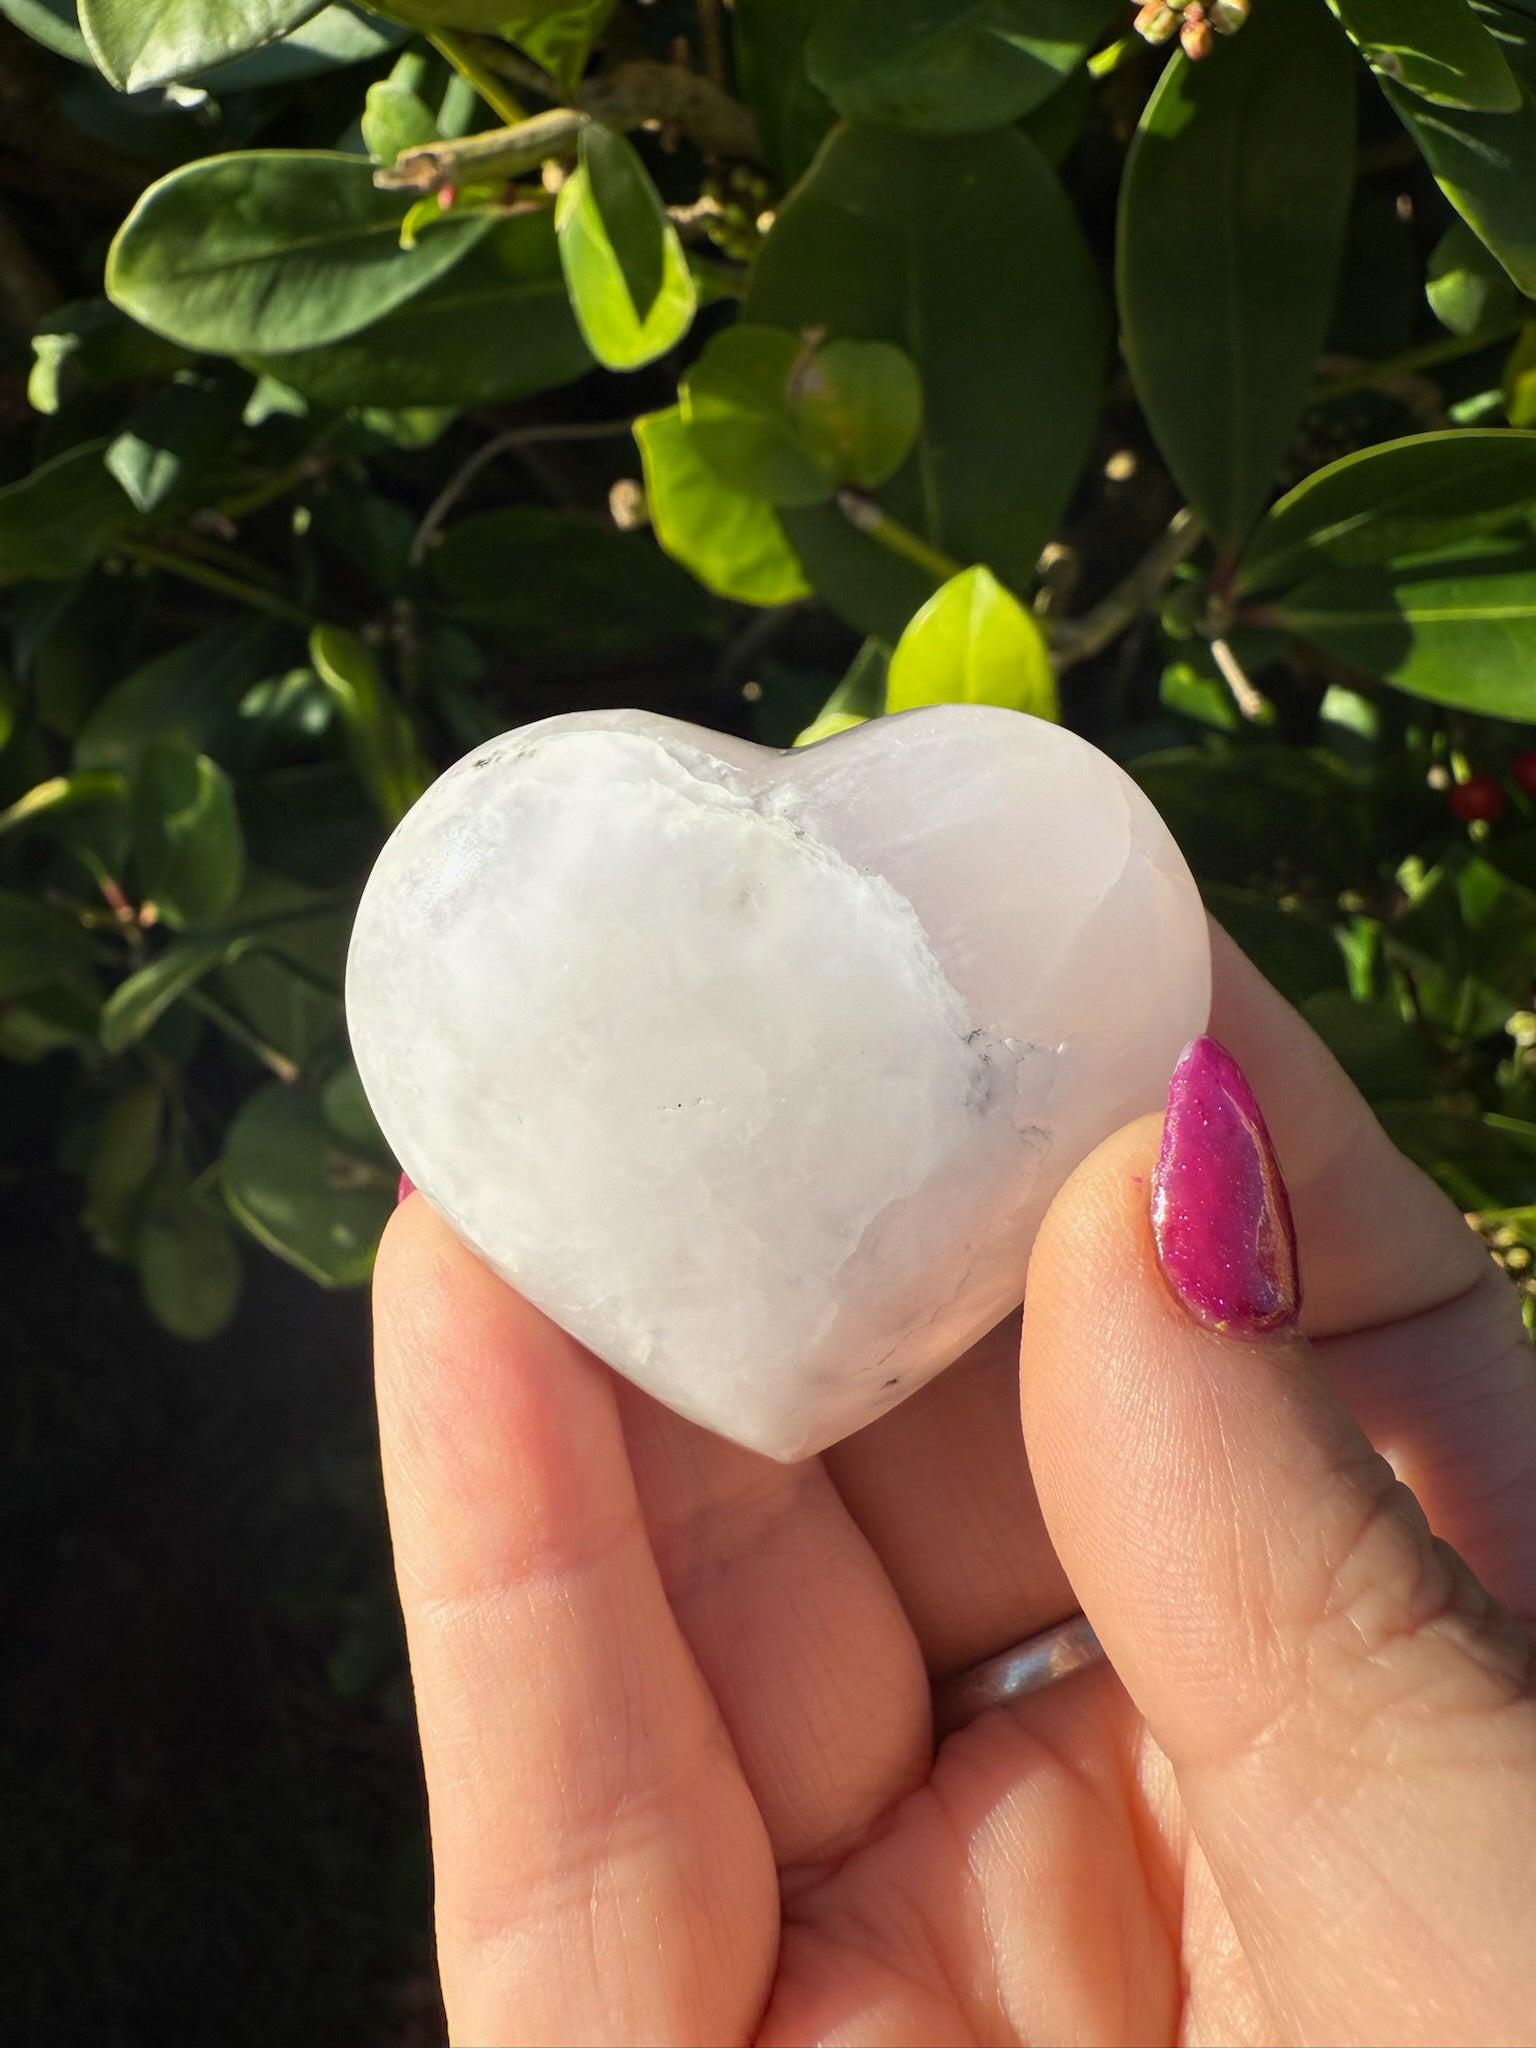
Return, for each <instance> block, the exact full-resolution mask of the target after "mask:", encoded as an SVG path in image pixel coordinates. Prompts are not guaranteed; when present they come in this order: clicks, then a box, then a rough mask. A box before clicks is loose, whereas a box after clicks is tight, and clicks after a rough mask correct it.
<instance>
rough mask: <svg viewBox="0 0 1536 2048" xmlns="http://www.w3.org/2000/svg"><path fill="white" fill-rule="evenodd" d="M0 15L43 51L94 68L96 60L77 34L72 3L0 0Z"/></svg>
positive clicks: (54, 0)
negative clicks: (36, 43) (41, 47)
mask: <svg viewBox="0 0 1536 2048" xmlns="http://www.w3.org/2000/svg"><path fill="white" fill-rule="evenodd" d="M0 14H4V15H8V16H9V18H10V19H11V20H12V21H14V22H15V24H16V26H17V27H18V28H19V29H24V30H25V31H26V33H27V34H28V35H29V36H31V38H32V39H33V41H34V42H38V43H41V44H42V45H43V47H44V49H46V50H52V51H53V52H54V53H55V54H56V55H57V56H60V57H68V58H69V59H70V60H71V61H72V62H73V63H76V64H89V65H91V66H92V68H94V64H95V60H94V59H93V57H92V56H91V53H90V50H89V49H88V48H87V47H86V41H85V37H84V36H83V35H81V33H80V17H79V15H78V13H77V12H76V9H75V0H0Z"/></svg>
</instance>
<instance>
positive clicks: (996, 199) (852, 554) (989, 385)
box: [746, 123, 1104, 642]
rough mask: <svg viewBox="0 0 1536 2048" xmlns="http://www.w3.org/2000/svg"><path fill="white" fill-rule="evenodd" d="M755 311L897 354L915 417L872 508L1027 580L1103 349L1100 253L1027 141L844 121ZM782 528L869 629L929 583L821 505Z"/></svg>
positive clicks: (753, 298)
mask: <svg viewBox="0 0 1536 2048" xmlns="http://www.w3.org/2000/svg"><path fill="white" fill-rule="evenodd" d="M1046 309H1049V311H1048V313H1047V310H1046ZM746 317H747V318H748V319H749V320H753V321H757V322H761V323H762V324H764V325H767V326H771V327H783V328H787V329H790V330H791V331H793V332H797V333H798V332H803V331H805V330H807V329H814V328H823V329H825V330H826V332H827V333H828V335H829V336H830V337H831V338H832V339H834V340H855V341H889V342H894V343H895V344H896V345H897V346H898V347H899V348H901V349H903V350H905V352H906V353H907V355H909V356H910V357H911V358H912V360H913V362H914V363H915V364H916V366H917V370H918V374H919V377H920V378H921V381H922V389H923V398H924V419H923V429H922V432H921V434H920V435H919V437H918V442H917V446H916V449H915V450H914V452H913V454H912V456H911V457H910V459H909V460H908V461H907V463H906V464H905V465H904V466H903V468H902V470H901V471H900V473H899V474H898V475H897V476H896V477H894V478H893V479H892V481H891V482H890V483H889V484H888V485H887V486H886V487H885V488H884V489H883V490H882V491H881V493H880V497H879V502H880V504H881V506H882V507H883V508H884V509H885V510H886V511H887V512H889V513H890V514H891V515H892V516H893V517H895V518H896V519H898V520H900V521H902V522H903V523H904V524H905V525H907V526H909V527H912V528H914V529H915V530H916V531H917V532H918V533H919V534H921V535H922V536H923V537H924V538H925V539H926V540H928V541H930V542H931V543H932V544H933V545H934V546H936V547H938V548H940V549H942V550H943V551H944V552H945V553H946V554H948V555H950V556H952V557H954V558H955V559H957V560H959V561H962V562H986V563H987V564H988V565H989V566H990V567H991V568H992V569H994V570H995V571H996V573H997V574H998V575H999V576H1000V577H1001V578H1002V579H1003V580H1004V581H1005V582H1010V583H1015V584H1018V585H1022V584H1024V583H1025V582H1027V581H1028V579H1029V577H1030V576H1031V575H1032V573H1033V570H1034V565H1035V561H1036V558H1037V556H1038V555H1039V552H1040V549H1041V547H1042V546H1043V545H1044V544H1045V542H1046V540H1047V539H1048V538H1049V537H1050V534H1051V530H1052V528H1053V527H1054V525H1055V522H1056V520H1057V519H1058V517H1059V516H1060V514H1061V511H1062V509H1063V507H1064V505H1065V503H1066V500H1067V497H1068V495H1069V493H1070V491H1071V489H1072V485H1073V482H1074V480H1075V478H1076V475H1077V472H1078V468H1079V466H1080V465H1081V463H1082V460H1083V457H1084V455H1085V454H1086V452H1087V447H1088V442H1089V438H1090V436H1091V434H1092V431H1093V422H1094V415H1095V410H1096V407H1097V402H1098V395H1099V379H1100V374H1101V368H1102V362H1103V348H1104V327H1103V310H1102V306H1101V303H1100V298H1099V291H1098V285H1097V281H1096V279H1095V277H1094V272H1093V264H1092V260H1091V258H1090V257H1089V255H1088V252H1087V249H1086V248H1085V246H1084V244H1083V239H1082V235H1081V232H1080V230H1079V228H1078V225H1077V222H1076V220H1075V218H1074V216H1073V214H1072V210H1071V208H1070V206H1069V205H1068V204H1067V201H1066V198H1065V196H1064V194H1063V193H1062V190H1061V187H1060V186H1059V184H1058V183H1057V181H1056V178H1055V176H1054V174H1053V173H1052V172H1051V171H1050V170H1049V168H1048V167H1047V166H1046V164H1045V163H1044V162H1043V160H1042V159H1041V157H1040V155H1039V152H1038V151H1037V150H1036V149H1035V148H1034V147H1033V145H1032V144H1030V143H1029V142H1027V141H1026V140H1025V139H1024V137H1023V136H1022V135H1019V134H1016V133H1014V132H1012V131H1010V130H1002V131H1000V132H998V133H996V134H991V135H979V136H966V137H956V138H943V137H934V136H919V135H913V134H909V133H904V132H903V131H901V130H899V129H892V128H870V127H864V126H861V125H860V124H858V123H850V124H848V125H847V126H845V127H843V128H841V129H839V130H838V131H837V132H836V133H835V134H834V135H833V136H832V137H831V138H830V139H829V141H828V142H827V144H826V147H825V148H824V149H823V151H822V153H821V155H820V156H819V157H818V158H817V160H816V163H815V164H814V165H813V167H812V169H811V171H810V173H809V174H808V175H807V177H806V179H805V181H804V182H803V183H802V184H801V185H800V186H799V187H798V188H797V190H796V191H795V192H794V193H792V194H791V195H790V197H789V199H788V200H787V201H786V202H785V205H784V207H783V210H782V211H781V212H780V214H779V217H778V221H777V223H776V225H775V227H774V229H773V232H772V234H771V235H770V236H769V238H768V242H767V245H766V247H765V248H764V250H763V253H762V255H761V257H760V258H759V260H758V265H757V271H756V275H755V277H754V279H753V284H752V290H751V293H750V295H749V297H748V301H747V306H746ZM785 530H786V531H787V532H788V534H789V538H790V541H791V544H792V545H793V546H794V548H795V551H796V553H797V554H798V555H799V556H800V558H801V560H802V561H803V562H804V564H805V566H806V569H807V571H808V572H809V574H810V577H811V580H812V581H813V582H814V583H815V585H816V587H817V589H818V590H820V591H821V592H822V594H823V595H824V596H825V597H827V598H828V600H829V601H830V602H831V603H833V604H835V605H836V606H837V607H838V609H839V610H840V611H842V612H843V613H844V614H845V616H847V617H848V618H850V619H851V620H853V621H854V623H855V624H857V625H859V626H861V627H862V628H863V629H864V630H865V631H867V632H871V633H874V634H876V635H877V636H879V637H882V638H885V639H887V640H890V641H893V642H894V641H895V640H896V639H898V638H899V637H900V634H901V629H902V627H903V626H904V625H905V624H906V622H907V620H908V618H910V616H911V615H912V613H913V612H914V611H915V610H916V609H917V608H918V606H919V605H920V604H922V603H923V602H924V601H925V599H926V598H927V597H929V596H930V595H931V594H932V590H933V578H932V577H931V576H929V575H928V574H926V573H925V572H924V571H923V570H921V569H918V568H915V567H914V566H913V565H912V564H911V563H910V562H907V561H904V560H902V559H900V558H899V557H897V556H895V555H891V554H888V553H887V552H886V551H885V550H884V549H883V548H881V547H880V545H879V544H878V543H877V542H876V541H874V540H872V539H871V538H870V537H869V536H868V535H867V534H864V533H860V532H857V531H855V530H854V528H852V527H851V526H850V525H849V524H848V522H847V521H846V520H845V519H844V518H843V516H842V515H841V513H839V512H838V511H837V510H836V509H835V508H833V507H831V506H827V507H814V508H811V509H809V510H805V511H799V512H791V513H788V514H787V515H786V517H785Z"/></svg>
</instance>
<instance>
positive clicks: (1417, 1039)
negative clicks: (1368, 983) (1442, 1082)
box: [1302, 989, 1435, 1102]
mask: <svg viewBox="0 0 1536 2048" xmlns="http://www.w3.org/2000/svg"><path fill="white" fill-rule="evenodd" d="M1302 1015H1303V1016H1304V1017H1305V1018H1306V1020H1307V1022H1308V1023H1309V1024H1310V1025H1311V1026H1312V1029H1313V1030H1314V1031H1315V1032H1316V1033H1317V1035H1318V1037H1319V1038H1320V1039H1321V1040H1322V1041H1323V1043H1324V1045H1326V1046H1327V1048H1328V1050H1329V1051H1330V1052H1331V1053H1332V1054H1333V1056H1334V1058H1335V1059H1336V1060H1337V1061H1338V1063H1339V1065H1340V1066H1341V1067H1342V1068H1343V1069H1344V1071H1345V1073H1346V1074H1348V1076H1349V1078H1350V1079H1351V1081H1353V1082H1354V1084H1355V1086H1356V1087H1357V1088H1358V1089H1359V1090H1360V1093H1361V1094H1362V1095H1363V1096H1364V1097H1365V1099H1366V1101H1367V1102H1393V1101H1398V1102H1401V1101H1406V1100H1412V1098H1413V1097H1415V1096H1420V1095H1430V1094H1432V1093H1433V1092H1434V1085H1435V1072H1434V1063H1433V1061H1432V1060H1431V1058H1430V1050H1429V1042H1428V1040H1427V1039H1426V1038H1425V1036H1424V1033H1423V1032H1422V1031H1420V1030H1418V1029H1416V1028H1415V1027H1414V1026H1413V1025H1412V1024H1408V1023H1405V1022H1404V1021H1403V1019H1402V1018H1401V1017H1400V1016H1399V1015H1398V1014H1397V1011H1396V1010H1395V1009H1389V1008H1387V1007H1386V1006H1385V1005H1384V1004H1381V1003H1357V1002H1356V1001H1355V999H1354V997H1353V996H1351V995H1350V994H1349V992H1348V990H1347V989H1324V990H1322V991H1321V992H1320V993H1319V994H1317V995H1314V996H1312V997H1310V998H1309V999H1308V1000H1307V1002H1306V1003H1305V1004H1304V1005H1303V1006H1302Z"/></svg>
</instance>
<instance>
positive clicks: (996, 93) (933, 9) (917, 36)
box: [806, 0, 1115, 134]
mask: <svg viewBox="0 0 1536 2048" xmlns="http://www.w3.org/2000/svg"><path fill="white" fill-rule="evenodd" d="M1114 12H1115V0H831V4H830V5H826V6H824V7H822V9H821V10H820V12H819V14H818V16H817V19H816V23H815V26H814V28H813V29H812V30H811V34H810V39H809V43H808V45H807V49H806V69H807V72H808V74H809V77H810V80H811V83H812V84H813V85H815V86H816V87H817V88H818V89H819V90H820V91H821V92H823V93H825V94H826V96H827V98H828V99H829V100H830V101H831V102H832V104H833V105H834V106H835V107H836V108H837V109H838V111H839V113H843V114H849V115H852V116H853V117H854V118H856V119H858V120H865V121H890V122H894V123H896V124H897V125H898V126H899V127H905V128H919V129H927V130H930V131H932V132H934V133H939V134H959V133H963V132H969V131H972V130H975V129H981V128H1001V127H1003V126H1005V125H1006V124H1007V123H1008V122H1010V121H1016V120H1017V119H1018V118H1019V116H1020V115H1021V114H1027V113H1028V112H1029V111H1030V109H1031V108H1033V107H1036V106H1038V105H1039V104H1040V102H1041V101H1042V100H1044V99H1046V98H1048V97H1049V95H1050V94H1051V93H1053V92H1054V91H1055V90H1056V88H1057V86H1059V85H1060V83H1061V81H1062V79H1063V78H1064V77H1065V76H1066V75H1067V73H1068V72H1070V71H1073V70H1075V69H1076V68H1077V66H1078V65H1080V64H1081V63H1082V61H1083V59H1084V58H1085V57H1086V56H1087V55H1088V52H1089V50H1090V49H1092V47H1093V45H1094V43H1095V42H1097V40H1098V38H1099V36H1100V34H1101V33H1102V31H1103V29H1104V25H1105V23H1106V22H1107V21H1108V20H1109V17H1110V16H1111V14H1113V13H1114Z"/></svg>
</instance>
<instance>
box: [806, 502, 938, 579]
mask: <svg viewBox="0 0 1536 2048" xmlns="http://www.w3.org/2000/svg"><path fill="white" fill-rule="evenodd" d="M837 509H838V511H839V512H841V513H842V515H843V517H844V518H845V519H846V520H847V521H848V524H849V525H850V526H856V527H857V528H858V530H859V532H860V533H867V534H868V535H869V537H870V539H871V540H873V541H878V542H879V544H880V546H881V547H883V548H886V549H888V550H889V551H890V553H891V554H893V555H901V556H903V557H904V558H905V559H906V560H907V561H909V562H915V563H916V564H917V566H918V568H919V569H926V570H927V571H928V574H929V575H930V576H934V577H937V578H938V580H939V582H941V583H947V582H948V581H949V579H950V577H951V576H960V575H963V574H964V571H965V564H964V563H963V562H957V561H956V560H955V559H954V557H953V556H952V555H946V554H945V553H944V552H943V551H942V549H940V548H936V547H934V546H933V545H932V543H931V542H929V541H926V540H924V539H923V537H922V535H921V534H920V533H914V532H913V531H912V529H911V527H910V526H903V525H902V523H901V521H900V520H899V519H893V518H892V517H891V515H890V513H889V512H885V511H882V509H881V508H880V506H878V505H877V504H876V503H875V501H874V499H873V498H866V497H865V496H864V494H863V492H862V491H855V490H853V489H851V488H850V487H849V486H847V485H845V486H844V487H843V489H842V490H840V491H839V492H838V494H837Z"/></svg>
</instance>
